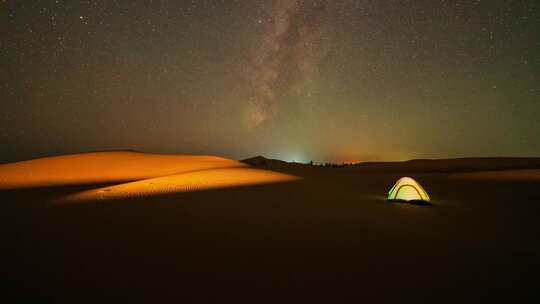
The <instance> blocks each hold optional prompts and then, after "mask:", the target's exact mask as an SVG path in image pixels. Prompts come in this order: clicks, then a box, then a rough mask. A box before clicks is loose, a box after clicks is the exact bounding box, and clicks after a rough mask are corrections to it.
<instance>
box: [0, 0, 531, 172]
mask: <svg viewBox="0 0 540 304" xmlns="http://www.w3.org/2000/svg"><path fill="white" fill-rule="evenodd" d="M539 33H540V2H538V1H537V0H530V1H525V0H523V1H511V0H507V1H499V0H491V1H487V0H466V1H465V0H463V1H459V0H457V1H450V0H446V1H444V0H402V1H398V0H343V1H339V0H336V1H333V0H313V1H307V0H249V1H248V0H192V1H182V0H175V1H172V0H171V1H166V0H153V1H152V0H145V1H143V0H139V1H137V0H130V1H127V0H126V1H122V0H108V1H62V0H57V1H41V0H34V1H10V0H4V1H2V2H0V60H1V61H0V63H1V67H2V68H1V69H0V147H1V149H0V162H4V161H15V160H22V159H28V158H34V157H40V156H46V155H54V154H65V153H74V152H83V151H95V150H109V149H136V150H141V151H146V152H156V153H189V154H213V155H221V156H225V157H230V158H235V159H242V158H247V157H251V156H255V155H259V154H261V155H265V156H268V157H273V158H279V159H284V160H288V161H292V160H295V161H309V160H314V161H337V162H339V161H367V160H404V159H412V158H444V157H466V156H540V118H539V117H540V60H539V59H540V36H539Z"/></svg>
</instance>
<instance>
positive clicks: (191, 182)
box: [61, 168, 298, 202]
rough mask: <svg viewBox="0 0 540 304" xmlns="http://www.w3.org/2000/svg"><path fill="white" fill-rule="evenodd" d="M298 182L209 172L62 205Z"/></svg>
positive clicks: (122, 187)
mask: <svg viewBox="0 0 540 304" xmlns="http://www.w3.org/2000/svg"><path fill="white" fill-rule="evenodd" d="M297 179H298V178H297V177H294V176H292V175H287V174H283V173H277V172H272V171H265V170H256V169H250V168H225V169H208V170H201V171H196V172H189V173H184V174H176V175H169V176H163V177H157V178H151V179H145V180H141V181H136V182H132V183H125V184H119V185H114V186H109V187H103V188H99V189H93V190H89V191H84V192H80V193H77V194H74V195H71V196H68V197H65V198H63V199H62V200H61V202H70V201H96V200H105V199H129V198H136V197H146V196H153V195H163V194H171V193H181V192H192V191H200V190H209V189H220V188H228V187H239V186H250V185H258V184H269V183H276V182H286V181H293V180H297Z"/></svg>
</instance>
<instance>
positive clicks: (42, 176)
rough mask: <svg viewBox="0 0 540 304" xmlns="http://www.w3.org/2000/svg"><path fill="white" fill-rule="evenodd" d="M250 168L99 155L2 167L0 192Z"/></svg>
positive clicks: (202, 159) (217, 161)
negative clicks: (216, 169) (220, 169)
mask: <svg viewBox="0 0 540 304" xmlns="http://www.w3.org/2000/svg"><path fill="white" fill-rule="evenodd" d="M246 166H247V165H245V164H243V163H241V162H238V161H234V160H230V159H226V158H221V157H215V156H192V155H159V154H145V153H137V152H95V153H82V154H72V155H64V156H55V157H46V158H40V159H35V160H29V161H22V162H17V163H11V164H4V165H0V189H14V188H32V187H49V186H62V185H76V184H97V183H116V182H129V181H136V180H141V179H147V178H153V177H159V176H165V175H173V174H179V173H185V172H193V171H198V170H207V169H215V168H242V167H246Z"/></svg>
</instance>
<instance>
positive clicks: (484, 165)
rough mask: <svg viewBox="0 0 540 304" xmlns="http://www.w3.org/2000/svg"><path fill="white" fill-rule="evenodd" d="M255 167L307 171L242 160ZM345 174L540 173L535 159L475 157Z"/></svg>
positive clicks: (374, 165)
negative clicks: (502, 171)
mask: <svg viewBox="0 0 540 304" xmlns="http://www.w3.org/2000/svg"><path fill="white" fill-rule="evenodd" d="M242 162H244V163H246V164H249V165H251V166H256V167H268V168H272V167H301V166H305V167H308V166H309V165H307V164H301V163H288V162H285V161H281V160H276V159H268V158H265V157H263V156H257V157H253V158H248V159H245V160H242ZM343 169H348V170H360V171H362V172H376V173H400V172H415V173H457V172H477V171H501V170H519V169H540V158H535V157H477V158H451V159H414V160H408V161H400V162H363V163H357V164H353V165H349V166H345V167H343Z"/></svg>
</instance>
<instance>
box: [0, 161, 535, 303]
mask: <svg viewBox="0 0 540 304" xmlns="http://www.w3.org/2000/svg"><path fill="white" fill-rule="evenodd" d="M115 153H123V154H116V155H113V154H111V153H108V154H107V153H105V154H103V153H101V154H99V153H98V154H93V156H94V157H92V154H85V155H82V156H83V157H84V158H85V162H84V163H82V162H81V161H80V157H81V155H78V156H77V157H75V156H67V158H65V157H58V158H53V159H41V160H34V161H29V162H21V163H14V164H6V165H0V189H1V190H0V202H1V203H0V216H1V218H0V220H1V224H0V225H1V227H0V231H1V233H2V235H1V236H2V242H3V245H4V246H3V248H4V249H3V250H2V256H1V257H2V259H1V261H2V265H0V266H1V269H2V273H3V278H4V280H5V281H6V283H4V285H3V286H4V287H5V290H6V291H7V292H4V293H3V295H4V296H5V297H6V298H8V296H9V297H11V298H13V299H16V298H18V299H20V300H23V299H33V300H40V301H41V302H43V301H44V302H49V301H50V302H71V303H72V302H86V301H88V302H92V301H96V300H99V301H101V302H103V301H104V300H109V299H111V300H115V301H121V302H126V301H142V302H163V300H170V299H174V300H177V301H178V302H188V303H229V302H231V303H238V302H245V303H261V302H267V303H292V302H294V303H298V302H300V303H303V302H324V303H343V302H354V303H357V302H358V301H361V300H367V301H370V302H374V301H377V302H390V301H392V302H395V301H400V302H403V301H415V302H418V301H421V302H427V301H437V302H455V301H460V302H479V301H481V302H485V301H488V300H491V299H498V300H501V299H508V300H510V301H512V302H524V301H532V300H534V299H535V298H536V297H537V293H538V284H537V273H538V271H539V270H540V267H539V266H540V241H539V237H538V235H540V234H539V232H540V205H539V203H540V192H539V191H538V190H539V189H540V183H539V180H538V179H537V178H535V177H534V176H538V171H537V169H530V170H527V169H522V170H518V171H519V172H514V173H513V172H510V171H512V170H505V171H497V170H492V171H489V172H487V173H486V172H461V173H451V174H449V173H429V174H426V173H415V172H407V174H406V175H408V176H412V177H414V178H415V179H416V180H417V181H419V182H420V183H421V184H422V186H423V187H424V188H425V190H426V191H427V192H428V193H429V195H430V197H431V198H432V200H433V204H432V205H431V206H417V205H411V204H391V203H388V202H387V201H386V200H385V195H386V192H387V191H388V190H389V189H390V187H391V186H392V185H393V183H394V182H395V181H396V180H397V179H398V178H399V177H401V176H403V175H405V174H403V173H402V172H400V173H388V172H387V173H377V172H368V173H366V172H363V171H361V170H356V169H354V168H352V169H347V168H313V167H302V166H290V167H287V166H283V165H280V166H272V165H271V164H270V165H265V166H261V167H249V166H247V165H245V164H243V163H240V162H236V161H232V160H226V159H222V158H214V157H207V156H204V157H192V156H189V157H188V156H159V155H146V154H139V155H134V154H133V153H128V152H115ZM135 154H138V153H135ZM96 156H97V157H96ZM92 159H93V160H92ZM115 159H116V160H115ZM120 159H121V160H120ZM73 160H75V161H73ZM49 161H50V162H49ZM32 162H34V163H33V164H35V167H34V165H33V164H32ZM186 163H189V165H186ZM59 168H61V170H60V169H59ZM523 170H525V171H526V172H525V171H523ZM60 171H61V172H60ZM375 171H376V170H375ZM29 172H31V173H32V174H29ZM62 172H63V173H62ZM493 176H496V177H497V178H493ZM523 176H526V177H527V178H524V177H523ZM531 176H532V177H531ZM66 202H67V203H66ZM11 302H13V301H11Z"/></svg>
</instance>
